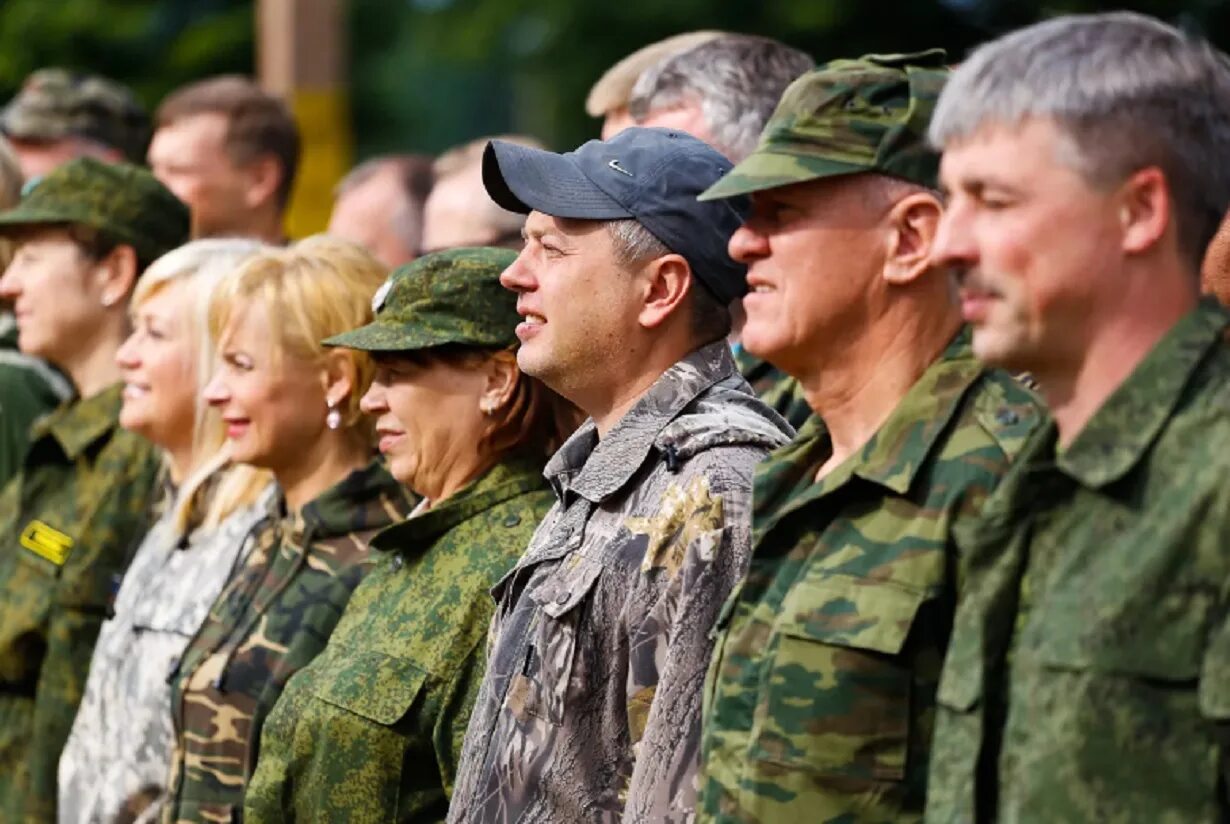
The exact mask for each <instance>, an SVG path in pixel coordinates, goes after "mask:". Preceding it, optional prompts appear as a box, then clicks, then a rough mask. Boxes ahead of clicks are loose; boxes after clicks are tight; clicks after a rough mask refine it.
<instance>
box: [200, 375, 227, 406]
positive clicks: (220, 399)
mask: <svg viewBox="0 0 1230 824" xmlns="http://www.w3.org/2000/svg"><path fill="white" fill-rule="evenodd" d="M202 395H203V396H204V398H205V402H206V403H208V404H209V405H210V406H221V405H222V404H224V403H226V402H227V401H229V400H230V399H231V392H230V389H228V388H227V386H226V381H225V380H223V379H222V376H221V375H214V377H213V379H212V380H211V381H210V382H209V383H208V384H206V385H205V391H204V392H203V393H202Z"/></svg>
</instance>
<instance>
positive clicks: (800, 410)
mask: <svg viewBox="0 0 1230 824" xmlns="http://www.w3.org/2000/svg"><path fill="white" fill-rule="evenodd" d="M734 354H735V365H736V366H738V367H739V374H741V375H743V379H744V380H745V381H747V382H748V383H749V384H751V387H752V391H753V392H755V393H756V397H758V398H760V399H761V400H762V401H764V403H765V405H766V406H768V407H769V408H770V409H772V410H773V411H774V412H776V413H777V414H779V415H781V416H782V417H783V418H785V419H786V420H787V422H789V424H790V425H791V426H793V427H794V428H795V430H799V429H802V428H803V424H805V423H807V419H808V418H810V417H811V407H810V406H808V405H807V399H806V398H804V397H803V388H802V387H801V386H799V382H798V381H797V380H795V379H794V378H792V377H790V376H789V375H787V374H786V373H785V372H783V371H781V370H780V369H778V368H777V367H776V366H774V365H773V364H771V363H769V362H768V361H764V360H761V359H760V358H758V357H756V356H755V355H753V354H752V353H751V352H749V351H747V350H746V349H744V348H743V347H742V346H737V347H735V350H734Z"/></svg>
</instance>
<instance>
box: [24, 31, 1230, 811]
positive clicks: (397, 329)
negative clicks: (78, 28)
mask: <svg viewBox="0 0 1230 824" xmlns="http://www.w3.org/2000/svg"><path fill="white" fill-rule="evenodd" d="M923 45H925V44H923ZM823 58H824V59H823V60H822V61H821V62H819V64H817V61H816V60H814V59H813V58H812V57H811V56H809V55H807V54H805V53H803V52H801V51H799V50H797V49H794V48H791V47H789V46H787V45H785V44H783V43H780V42H777V41H775V40H772V39H769V38H765V37H760V36H751V35H743V34H735V33H729V32H722V31H698V32H691V33H687V34H682V35H679V36H676V37H672V38H668V39H667V40H664V41H661V42H658V43H653V44H650V45H648V46H646V47H645V48H643V49H641V50H640V51H637V52H635V53H634V54H632V55H629V56H628V57H626V58H625V59H624V60H621V61H620V62H619V63H617V64H616V65H614V66H613V67H612V68H611V69H610V70H609V71H608V72H607V73H606V74H605V75H604V76H602V77H601V78H599V79H598V80H597V82H596V83H595V84H594V86H593V88H592V91H591V93H590V95H589V98H588V100H587V102H586V109H587V111H588V113H589V114H590V115H592V116H593V117H595V118H599V119H601V137H600V139H595V140H591V141H588V142H586V143H585V144H583V145H582V146H579V147H576V148H574V149H572V150H570V151H566V152H554V151H551V150H549V149H547V148H546V147H545V146H544V145H543V144H542V143H541V142H540V141H538V140H536V139H535V138H533V137H531V136H528V135H499V136H489V137H481V138H477V139H475V140H472V141H469V142H467V143H465V144H463V145H460V146H457V147H455V148H453V149H451V150H449V151H447V152H444V153H442V154H441V155H440V156H438V157H431V156H428V155H424V154H413V153H407V154H400V155H389V156H381V157H376V158H372V159H369V160H366V161H365V162H363V163H361V164H360V165H358V166H357V167H355V168H354V169H353V170H352V171H351V172H350V173H349V174H348V175H346V177H345V178H344V179H343V180H342V181H341V182H340V183H339V184H338V186H337V188H336V193H335V202H334V204H333V211H332V216H331V218H330V221H329V226H328V229H327V231H326V232H325V233H323V234H320V235H315V236H312V237H307V238H301V239H292V238H288V237H286V234H285V231H284V228H283V225H284V224H283V217H284V211H285V209H286V207H287V204H288V201H289V198H290V193H291V191H292V187H293V184H294V180H295V176H296V171H297V166H298V164H299V157H300V135H299V131H298V128H297V126H296V123H295V121H294V118H293V116H292V115H291V112H290V111H289V109H288V108H287V106H286V104H285V103H284V102H283V101H281V100H279V99H277V98H276V97H274V96H272V95H270V94H267V93H265V92H264V91H262V90H261V89H260V88H259V86H258V85H257V84H255V83H254V82H253V81H251V80H250V79H247V78H243V77H238V76H224V77H216V78H210V79H206V80H202V81H200V82H197V83H194V84H192V85H189V86H187V87H184V88H182V89H179V90H177V91H175V92H174V93H172V94H171V95H169V96H168V97H167V98H166V99H165V100H163V101H162V102H161V104H160V105H159V106H158V108H157V109H156V110H155V111H154V113H153V116H152V118H151V117H150V116H149V115H148V114H147V113H146V111H145V110H144V109H143V107H142V106H141V105H140V104H139V103H138V102H137V100H136V99H135V97H134V96H133V94H132V93H131V92H130V91H129V90H127V89H125V88H124V87H123V86H122V85H120V84H118V83H116V82H114V81H111V80H108V79H106V78H102V77H97V76H91V75H84V74H76V73H71V72H67V71H63V70H60V69H44V70H40V71H38V72H35V73H34V74H33V75H31V76H30V77H29V79H28V80H27V81H26V83H25V84H24V86H23V87H22V89H21V90H20V92H19V93H18V94H17V95H16V97H14V98H13V99H12V100H11V101H10V102H9V103H8V105H7V106H6V107H5V108H4V109H3V111H2V112H0V132H2V133H3V136H4V142H3V143H2V144H0V264H3V274H2V275H0V302H3V305H4V312H3V315H2V316H0V484H2V485H0V524H2V525H3V534H4V535H6V536H7V537H6V538H4V539H3V541H4V545H3V547H2V548H0V821H5V822H9V821H11V822H51V821H60V822H74V823H76V822H80V823H81V824H86V823H87V822H99V823H102V822H105V823H106V824H112V822H115V823H116V824H118V822H149V821H162V822H230V821H250V822H282V821H325V822H369V821H370V822H384V821H406V822H426V821H443V820H448V821H449V822H454V823H455V824H479V822H506V823H507V824H512V822H526V824H529V823H531V822H543V823H544V824H573V822H577V823H579V822H591V821H592V822H615V821H625V822H688V821H705V822H761V824H764V823H766V822H783V824H784V823H785V822H813V821H814V822H852V821H868V822H897V821H918V820H923V819H924V818H925V819H926V820H927V821H933V822H974V821H976V822H996V821H1004V822H1025V821H1028V822H1033V821H1038V822H1056V821H1073V822H1084V821H1133V822H1134V821H1140V822H1150V824H1152V823H1153V822H1161V821H1182V822H1196V821H1208V822H1214V821H1224V820H1228V819H1230V551H1228V549H1227V548H1228V547H1230V540H1226V539H1227V538H1230V532H1228V530H1230V495H1228V494H1227V492H1226V491H1225V490H1226V487H1225V486H1223V485H1222V484H1221V480H1222V479H1223V476H1222V474H1221V473H1222V470H1223V467H1222V464H1221V462H1222V461H1223V460H1230V458H1228V457H1227V454H1228V453H1221V452H1219V451H1218V449H1217V446H1216V445H1217V443H1218V439H1219V438H1220V437H1222V435H1226V436H1228V437H1230V403H1228V400H1230V350H1228V349H1227V344H1226V332H1227V328H1228V327H1230V311H1227V310H1226V309H1224V308H1223V307H1222V304H1221V302H1219V300H1218V299H1217V296H1218V293H1219V292H1221V293H1223V296H1224V297H1226V298H1230V239H1228V238H1230V232H1219V228H1220V227H1221V225H1222V223H1223V216H1224V215H1225V214H1226V212H1227V207H1228V206H1230V163H1227V162H1226V158H1227V157H1228V156H1230V60H1228V59H1227V57H1226V56H1225V55H1223V54H1222V53H1220V52H1218V51H1217V50H1216V49H1214V48H1213V47H1212V46H1210V45H1209V44H1208V43H1206V42H1204V41H1203V40H1201V39H1199V38H1198V37H1195V36H1192V35H1189V34H1186V33H1183V32H1180V31H1178V30H1176V29H1174V28H1172V27H1170V26H1169V25H1166V24H1164V23H1162V22H1160V21H1157V20H1155V19H1152V18H1149V17H1145V16H1141V15H1137V14H1134V13H1127V12H1118V13H1108V14H1102V15H1091V16H1065V17H1057V18H1054V19H1052V20H1050V21H1047V22H1044V23H1040V24H1036V25H1034V26H1030V27H1027V28H1024V29H1021V30H1019V31H1016V32H1012V33H1010V34H1007V35H1005V36H1003V37H1001V38H999V39H997V40H993V41H991V42H988V43H986V44H984V45H982V46H980V47H979V48H977V49H976V50H974V51H973V52H972V53H971V54H970V55H969V56H968V57H967V58H966V59H965V60H964V62H961V63H959V64H954V56H949V55H947V54H945V53H944V52H943V51H942V50H940V49H930V50H925V51H918V52H916V53H912V54H881V55H864V56H861V57H859V56H856V55H844V56H843V55H825V56H823ZM1202 293H1207V294H1202ZM1219 432H1220V433H1222V435H1218V433H1219ZM1219 456H1221V457H1219ZM1226 468H1230V467H1226Z"/></svg>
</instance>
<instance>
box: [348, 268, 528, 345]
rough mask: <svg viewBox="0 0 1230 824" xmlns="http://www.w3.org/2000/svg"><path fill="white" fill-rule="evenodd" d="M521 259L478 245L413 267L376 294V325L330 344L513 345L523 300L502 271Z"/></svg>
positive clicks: (397, 273)
mask: <svg viewBox="0 0 1230 824" xmlns="http://www.w3.org/2000/svg"><path fill="white" fill-rule="evenodd" d="M516 259H517V253H516V252H513V251H511V250H508V249H491V248H485V247H483V248H478V247H474V248H460V249H449V250H447V251H443V252H436V253H434V254H430V255H426V256H424V257H421V258H419V259H418V260H415V261H413V262H412V263H407V264H406V265H405V266H401V267H399V268H398V269H396V270H394V272H393V274H392V275H390V276H389V279H388V281H386V282H385V284H384V286H382V287H380V290H379V291H378V292H376V296H375V297H374V298H373V299H372V309H373V310H374V313H375V318H374V319H373V320H372V322H371V323H369V324H367V325H366V326H360V327H359V328H358V329H353V330H351V331H349V332H343V333H342V334H340V335H334V336H333V337H331V338H329V339H327V340H326V341H325V342H324V343H325V345H326V346H345V347H347V348H349V349H361V350H364V351H367V352H410V351H415V350H419V349H431V348H434V347H437V346H445V345H449V344H461V345H465V346H475V347H498V348H503V347H508V346H512V345H513V344H514V343H516V342H517V335H516V328H517V323H518V322H519V321H520V320H521V317H520V315H518V314H517V296H516V294H515V293H513V292H510V291H509V290H508V289H505V288H504V287H503V286H501V285H500V273H501V272H503V271H504V270H505V269H507V268H508V267H509V265H511V264H512V262H513V261H514V260H516Z"/></svg>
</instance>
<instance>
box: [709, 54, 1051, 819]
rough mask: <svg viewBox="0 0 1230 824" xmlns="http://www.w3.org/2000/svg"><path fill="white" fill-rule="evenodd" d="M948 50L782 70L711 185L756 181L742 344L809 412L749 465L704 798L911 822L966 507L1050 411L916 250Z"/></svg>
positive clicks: (740, 191)
mask: <svg viewBox="0 0 1230 824" xmlns="http://www.w3.org/2000/svg"><path fill="white" fill-rule="evenodd" d="M946 77H947V71H946V70H945V69H944V53H943V52H942V51H939V50H933V51H929V52H923V53H920V54H912V55H888V56H876V55H869V56H866V57H863V58H860V59H858V60H837V61H834V62H831V63H829V64H827V65H824V66H821V67H819V68H818V69H816V70H815V71H813V72H811V73H809V74H807V75H804V76H803V77H802V78H800V79H799V80H797V81H795V83H793V84H792V85H791V86H790V88H788V89H787V90H786V92H785V94H784V95H783V97H782V100H781V102H780V103H779V105H778V108H777V111H776V112H775V113H774V115H773V117H772V118H771V119H770V121H769V123H768V125H767V127H766V128H765V131H764V133H763V135H762V136H761V141H760V145H759V147H758V148H757V149H756V151H755V152H754V153H753V154H752V155H751V156H749V157H748V158H747V159H746V160H744V161H743V162H742V163H740V164H739V165H737V166H736V167H735V168H734V169H733V170H732V171H731V172H730V173H729V174H728V175H727V176H726V177H724V178H723V179H722V180H720V181H718V182H717V183H716V184H715V185H714V186H713V187H711V188H710V189H709V190H708V191H706V192H705V193H704V194H702V195H701V199H702V200H704V199H714V198H725V197H731V196H735V195H751V198H752V212H751V215H750V216H749V218H748V219H747V221H746V222H745V223H744V225H743V227H742V228H740V229H739V230H738V231H737V232H735V234H734V236H733V237H732V238H731V241H730V253H731V256H732V257H734V258H735V259H736V260H738V261H741V262H744V263H746V264H748V286H749V289H750V292H749V294H748V295H747V297H746V298H745V303H744V305H745V306H746V308H747V325H746V326H745V327H744V330H743V342H744V345H745V346H746V347H747V348H748V349H749V350H750V351H751V352H752V353H753V354H755V355H757V356H760V357H762V358H765V359H766V360H768V361H769V362H771V363H773V364H774V365H775V366H778V367H779V368H781V369H783V370H784V371H785V372H787V373H789V374H791V375H793V376H795V377H796V378H798V379H799V381H800V383H801V385H802V387H803V390H804V392H805V394H806V397H807V401H808V403H809V405H810V406H811V408H812V409H813V410H814V411H815V412H816V415H814V416H813V417H812V418H811V419H810V421H809V422H808V423H807V424H806V425H805V426H804V427H803V429H802V430H801V431H800V432H799V434H798V436H797V437H796V439H795V441H794V442H793V443H792V444H790V445H789V446H787V447H785V448H783V449H780V450H778V451H777V452H775V453H773V454H772V455H770V456H769V458H768V460H767V461H766V462H765V463H763V464H761V466H760V467H759V468H758V470H757V474H756V481H755V487H754V491H753V500H754V510H753V516H752V517H753V535H754V536H755V545H754V547H753V554H752V561H751V567H750V570H749V573H748V576H747V578H746V580H745V582H744V584H743V586H742V588H741V590H738V591H737V592H736V593H735V595H733V596H732V598H731V599H730V601H728V602H727V604H726V607H725V609H724V610H723V613H722V618H721V619H719V622H718V628H717V633H718V642H717V646H716V649H715V653H714V658H713V661H712V664H711V666H710V670H709V675H708V679H707V684H706V691H705V698H706V703H705V711H704V732H703V745H702V746H703V750H702V752H703V755H702V764H703V765H704V767H703V770H704V774H703V777H702V786H701V803H700V806H701V810H700V817H701V818H702V819H703V820H707V821H757V822H794V821H816V822H821V821H826V822H827V821H850V820H854V819H856V818H857V819H858V820H869V821H908V820H918V819H919V818H920V817H921V815H922V811H923V803H924V791H925V786H926V776H927V765H928V757H927V756H928V748H929V744H930V739H931V719H932V717H933V714H934V702H935V691H936V682H937V680H938V677H939V668H940V662H941V661H942V660H943V657H944V651H945V648H946V646H947V643H948V629H949V627H950V625H951V621H952V614H953V609H954V605H955V602H956V595H957V583H958V582H957V578H956V575H955V574H954V569H955V567H956V555H955V551H954V549H953V544H952V541H951V538H950V528H951V527H952V526H953V525H954V524H958V523H961V522H963V521H965V520H967V519H969V518H970V517H971V516H972V515H973V514H974V513H975V512H976V511H977V510H978V508H979V504H980V503H981V501H982V500H983V498H984V497H985V496H986V495H987V494H988V493H989V492H990V491H991V490H993V489H994V488H995V486H996V484H997V482H998V480H999V478H1000V476H1001V475H1002V473H1003V472H1004V471H1005V470H1006V469H1007V467H1008V464H1009V462H1010V460H1011V459H1012V457H1013V455H1014V454H1015V453H1016V451H1017V450H1018V448H1019V447H1020V445H1021V444H1022V442H1023V440H1024V438H1025V436H1027V435H1028V434H1029V433H1030V432H1031V431H1032V430H1033V429H1034V428H1035V427H1036V425H1037V423H1038V420H1039V416H1040V413H1039V409H1038V406H1037V403H1036V401H1035V400H1034V398H1033V396H1032V395H1031V394H1030V393H1029V391H1028V390H1026V389H1025V388H1023V387H1021V386H1019V385H1018V384H1017V383H1016V382H1015V381H1014V380H1013V379H1012V377H1011V376H1010V375H1008V374H1007V373H1005V372H1002V371H998V370H995V369H989V368H987V367H984V366H982V365H981V364H980V363H979V362H978V361H976V360H975V359H974V355H973V352H972V351H971V349H970V339H969V335H968V332H967V331H966V330H965V329H964V328H963V327H962V324H961V318H960V315H959V314H958V312H957V310H956V307H955V306H953V304H952V302H951V300H950V298H949V287H948V283H947V281H946V279H945V277H944V275H943V273H942V272H940V271H937V270H934V269H933V268H932V266H931V264H930V262H929V257H930V251H931V246H932V243H933V242H934V238H935V232H936V227H937V226H938V224H939V220H940V217H941V213H942V210H943V207H942V205H941V201H940V198H939V196H938V194H937V193H936V192H935V190H934V189H935V185H936V183H935V175H936V168H937V164H938V157H937V155H936V154H935V153H934V152H933V151H932V150H931V149H930V148H929V147H928V146H927V143H926V137H925V135H926V129H927V123H928V121H929V118H930V114H931V111H932V109H933V107H934V105H935V101H936V99H937V97H938V95H939V92H940V89H941V88H942V87H943V85H944V82H945V79H946Z"/></svg>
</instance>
